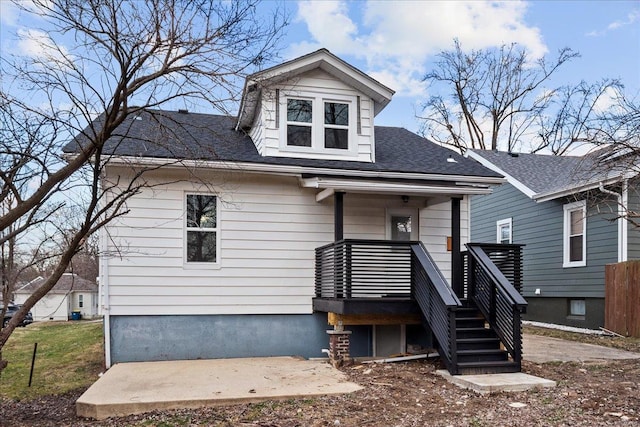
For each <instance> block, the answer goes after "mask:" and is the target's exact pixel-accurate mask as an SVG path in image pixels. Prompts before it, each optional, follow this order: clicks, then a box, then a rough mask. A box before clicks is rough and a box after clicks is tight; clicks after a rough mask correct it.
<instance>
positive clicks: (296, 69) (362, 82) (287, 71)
mask: <svg viewBox="0 0 640 427" xmlns="http://www.w3.org/2000/svg"><path fill="white" fill-rule="evenodd" d="M317 68H320V69H322V70H323V71H325V72H327V73H329V74H330V75H332V76H334V77H336V78H337V79H338V80H340V81H343V82H345V83H347V84H348V85H350V86H352V87H353V88H354V89H356V90H358V91H360V92H362V93H364V94H365V95H367V96H369V97H370V98H371V99H372V100H374V116H375V115H377V114H378V113H379V112H380V111H382V109H384V107H385V106H386V105H387V104H388V103H389V102H390V101H391V98H392V97H393V95H394V93H395V91H393V90H392V89H389V88H388V87H386V86H385V85H383V84H382V83H380V82H378V81H377V80H375V79H373V78H371V77H370V76H368V75H366V74H365V73H363V72H362V71H360V70H358V69H357V68H355V67H353V66H352V65H350V64H348V63H347V62H345V61H343V60H342V59H340V58H338V57H337V56H335V55H333V54H332V53H331V52H329V51H328V50H327V49H319V50H317V51H315V52H311V53H309V54H307V55H304V56H301V57H299V58H296V59H293V60H291V61H287V62H285V63H282V64H279V65H276V66H274V67H271V68H268V69H266V70H263V71H260V72H257V73H254V74H251V75H250V76H249V77H247V79H246V80H245V85H244V89H243V102H242V104H241V106H240V112H239V114H238V121H237V126H236V129H245V128H248V127H250V126H251V125H252V124H253V120H254V117H255V111H256V109H257V106H258V104H259V103H260V101H259V100H260V98H261V95H262V88H264V87H266V86H274V85H277V84H279V83H281V82H284V81H287V80H290V79H292V78H293V77H294V76H296V75H300V74H303V73H306V72H308V71H311V70H314V69H317Z"/></svg>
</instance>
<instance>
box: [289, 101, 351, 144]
mask: <svg viewBox="0 0 640 427" xmlns="http://www.w3.org/2000/svg"><path fill="white" fill-rule="evenodd" d="M282 96H283V98H282V100H281V104H280V107H281V108H286V111H287V114H286V122H284V126H282V127H283V129H285V130H283V131H282V133H281V135H282V138H283V142H282V147H284V148H286V149H288V150H291V151H309V150H311V151H315V152H323V151H325V150H326V151H325V152H330V153H333V154H338V153H349V152H351V151H353V150H355V149H356V148H357V147H356V144H355V143H354V140H355V135H356V125H357V122H356V119H355V118H356V116H357V114H356V112H355V111H353V110H354V109H355V105H356V98H355V97H353V99H351V98H350V97H344V99H342V97H337V99H333V98H332V99H326V98H323V97H321V96H319V95H317V94H314V93H304V94H303V96H299V97H298V96H287V95H286V94H283V95H282Z"/></svg>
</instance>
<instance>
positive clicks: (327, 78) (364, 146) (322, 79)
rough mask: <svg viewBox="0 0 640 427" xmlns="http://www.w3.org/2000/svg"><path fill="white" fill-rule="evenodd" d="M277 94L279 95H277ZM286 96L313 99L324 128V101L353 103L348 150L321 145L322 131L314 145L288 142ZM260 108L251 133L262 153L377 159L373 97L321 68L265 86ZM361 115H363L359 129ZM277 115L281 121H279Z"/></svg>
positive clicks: (298, 156)
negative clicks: (275, 85) (290, 80)
mask: <svg viewBox="0 0 640 427" xmlns="http://www.w3.org/2000/svg"><path fill="white" fill-rule="evenodd" d="M276 94H278V95H279V98H280V99H276V98H277V96H276ZM287 97H288V98H291V99H314V100H315V102H314V106H313V108H314V113H317V116H318V118H319V125H318V126H319V127H321V128H324V126H323V124H322V118H323V111H324V102H325V101H326V102H338V103H348V104H349V105H350V107H349V121H350V124H349V138H350V140H349V150H343V149H322V148H321V146H323V145H324V141H323V139H324V136H323V135H322V132H318V133H317V134H316V135H317V138H320V137H321V136H322V140H319V141H318V142H317V144H316V147H315V148H314V149H309V148H307V147H289V146H287V144H286V127H287V126H286V119H287V104H286V99H287ZM358 97H360V111H359V114H358V111H357V105H358V102H357V99H358ZM278 104H279V108H278ZM258 110H259V111H258V112H257V114H256V120H255V122H254V124H253V127H252V129H251V131H250V133H249V135H250V136H251V138H252V140H253V142H254V144H255V145H256V147H257V149H258V152H259V153H260V154H261V155H262V156H284V157H297V158H315V159H333V160H353V161H359V162H373V161H374V147H373V141H374V128H373V103H372V101H371V99H370V98H369V97H367V96H365V95H364V94H362V93H360V92H358V91H357V90H355V89H353V88H352V87H350V86H348V85H346V84H344V83H343V82H341V81H340V80H338V79H336V78H334V77H333V76H331V75H329V74H328V73H326V72H324V71H322V70H313V71H309V72H308V73H305V74H302V75H300V76H298V77H297V78H296V79H295V82H294V83H292V84H289V85H287V86H282V87H281V88H278V90H276V89H275V88H273V89H264V90H263V92H262V96H261V101H260V105H259V107H258ZM277 110H279V114H276V111H277ZM277 116H279V117H277ZM358 118H360V126H359V132H358V126H357V122H358ZM278 119H279V120H280V123H277V120H278Z"/></svg>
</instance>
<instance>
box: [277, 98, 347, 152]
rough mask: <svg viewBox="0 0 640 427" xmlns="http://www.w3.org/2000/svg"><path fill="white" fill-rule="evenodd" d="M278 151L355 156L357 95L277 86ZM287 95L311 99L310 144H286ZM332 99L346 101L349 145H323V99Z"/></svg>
mask: <svg viewBox="0 0 640 427" xmlns="http://www.w3.org/2000/svg"><path fill="white" fill-rule="evenodd" d="M279 92H280V100H279V101H278V102H279V103H280V108H279V109H280V123H278V126H279V128H280V151H281V152H292V153H314V154H331V155H337V156H341V157H357V155H358V134H357V125H358V111H357V101H358V100H357V97H356V96H349V95H333V94H332V95H327V94H322V93H315V92H309V91H285V90H280V91H279ZM288 99H304V100H307V101H311V109H312V116H311V147H300V146H294V145H287V124H288V120H287V100H288ZM325 102H336V103H340V104H347V105H349V126H348V129H349V147H348V148H347V149H346V150H345V149H340V148H325V147H324V129H325V124H324V103H325ZM330 127H332V128H334V129H338V128H341V127H340V126H333V125H330Z"/></svg>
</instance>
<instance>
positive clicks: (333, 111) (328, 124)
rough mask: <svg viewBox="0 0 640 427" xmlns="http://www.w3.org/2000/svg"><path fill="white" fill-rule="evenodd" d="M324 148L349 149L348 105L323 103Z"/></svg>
mask: <svg viewBox="0 0 640 427" xmlns="http://www.w3.org/2000/svg"><path fill="white" fill-rule="evenodd" d="M324 148H337V149H339V150H348V149H349V104H342V103H339V102H325V103H324Z"/></svg>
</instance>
